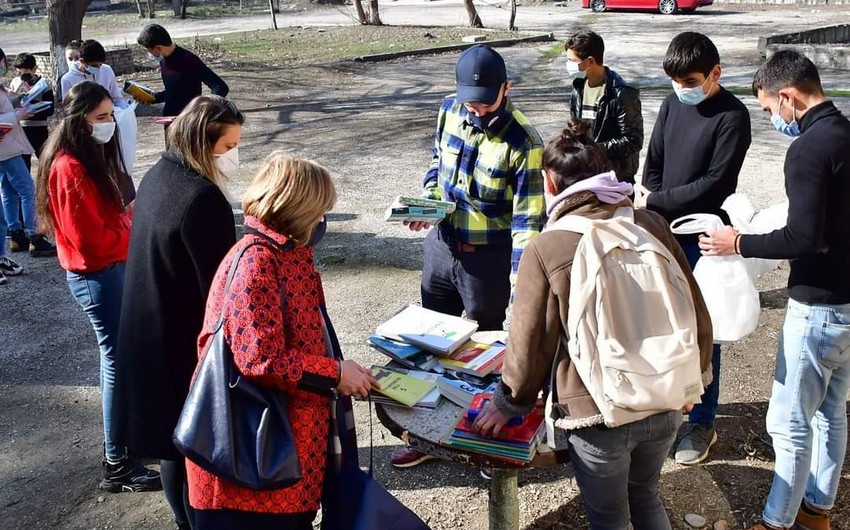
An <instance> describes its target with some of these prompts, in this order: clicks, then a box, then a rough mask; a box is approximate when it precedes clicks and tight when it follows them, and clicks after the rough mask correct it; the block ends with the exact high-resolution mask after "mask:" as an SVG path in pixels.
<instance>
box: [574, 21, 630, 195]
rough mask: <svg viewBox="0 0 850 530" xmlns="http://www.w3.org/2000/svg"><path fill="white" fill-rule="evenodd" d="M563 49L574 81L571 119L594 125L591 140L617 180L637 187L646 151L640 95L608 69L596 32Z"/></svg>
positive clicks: (578, 37) (582, 33) (578, 35)
mask: <svg viewBox="0 0 850 530" xmlns="http://www.w3.org/2000/svg"><path fill="white" fill-rule="evenodd" d="M564 49H565V50H566V52H567V73H568V75H569V76H570V78H571V79H572V91H571V92H570V116H572V117H573V118H579V119H582V120H587V121H589V122H590V123H591V136H592V137H593V139H594V140H595V141H596V143H597V145H599V147H600V148H601V149H602V151H603V152H604V153H605V157H606V158H607V160H608V163H609V164H610V165H611V168H612V169H613V170H614V173H616V174H617V179H619V180H620V181H622V182H631V183H632V184H634V182H635V173H637V170H638V164H639V156H640V150H641V149H642V148H643V114H641V104H640V93H639V92H638V90H637V89H636V88H632V87H631V86H629V85H628V84H626V82H625V81H624V80H623V78H622V77H620V75H619V74H618V73H617V72H615V71H614V70H611V69H610V68H609V67H607V66H605V63H604V62H603V61H604V56H605V42H604V41H603V40H602V37H600V36H599V35H598V34H596V33H594V32H593V31H580V32H578V33H575V34H573V35H572V36H570V38H568V39H567V42H566V44H565V45H564Z"/></svg>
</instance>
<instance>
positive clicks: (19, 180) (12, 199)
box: [0, 156, 35, 236]
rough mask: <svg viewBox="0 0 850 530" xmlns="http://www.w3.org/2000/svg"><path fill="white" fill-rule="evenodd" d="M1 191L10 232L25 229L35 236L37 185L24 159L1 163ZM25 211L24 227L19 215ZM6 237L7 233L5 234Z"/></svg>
mask: <svg viewBox="0 0 850 530" xmlns="http://www.w3.org/2000/svg"><path fill="white" fill-rule="evenodd" d="M0 191H2V194H3V212H4V213H5V215H6V223H7V224H8V226H7V229H8V230H20V229H21V228H23V229H25V230H26V232H27V234H28V235H33V234H35V184H33V181H32V177H31V176H30V172H29V171H27V166H26V164H25V163H24V159H23V158H21V157H20V156H15V157H12V158H10V159H9V160H4V161H2V162H0ZM19 205H20V208H21V209H22V210H23V214H24V226H21V221H20V218H19V214H18V206H19ZM3 235H4V236H5V235H6V232H3Z"/></svg>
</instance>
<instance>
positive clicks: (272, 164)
mask: <svg viewBox="0 0 850 530" xmlns="http://www.w3.org/2000/svg"><path fill="white" fill-rule="evenodd" d="M335 200H336V191H335V189H334V185H333V181H332V180H331V177H330V175H329V173H328V171H327V169H325V168H324V167H322V166H320V165H318V164H316V163H315V162H312V161H308V160H303V159H298V158H293V157H290V156H287V155H286V154H284V153H283V152H281V151H275V152H273V153H272V154H270V155H269V156H268V157H267V158H266V159H265V161H264V162H263V164H262V167H261V168H260V170H259V172H258V173H257V176H256V177H255V178H254V180H253V181H252V182H251V184H250V185H249V187H248V189H247V191H246V192H245V196H244V198H243V200H242V208H243V210H244V212H245V227H246V228H247V231H248V234H246V235H245V237H243V238H242V239H241V240H240V241H239V242H237V243H236V245H235V246H234V247H233V248H232V249H231V250H230V252H229V253H228V254H227V256H226V257H225V258H224V260H223V261H222V264H221V266H220V267H219V269H218V271H217V272H216V275H215V278H214V279H213V283H212V287H211V289H210V296H209V300H208V301H207V308H206V316H205V319H204V326H203V331H202V332H201V335H200V337H199V338H198V356H199V358H200V359H201V360H202V359H203V357H204V352H205V351H206V349H207V345H208V343H209V340H210V338H211V337H212V336H213V334H214V332H215V329H216V327H217V323H218V322H219V319H223V324H222V325H223V329H224V336H225V340H226V341H227V344H228V345H229V347H230V350H231V351H232V352H233V361H234V364H235V365H236V368H237V369H238V370H239V372H241V374H242V375H243V376H244V377H248V378H250V379H252V380H253V381H254V382H255V383H257V384H260V385H266V386H269V387H272V388H276V389H278V390H280V391H282V392H285V393H286V394H287V395H288V396H289V398H290V406H289V417H290V421H291V424H292V432H293V438H294V440H295V445H296V450H297V453H298V460H299V462H300V464H301V473H302V477H303V478H302V479H301V480H300V481H299V482H297V483H295V484H294V485H292V486H290V487H288V488H282V489H276V490H265V491H257V490H251V489H247V488H243V487H240V486H237V485H235V484H232V483H229V482H226V481H224V480H222V479H220V478H218V477H217V476H215V475H214V474H212V473H210V472H208V471H205V470H203V469H202V468H200V467H199V466H197V465H196V464H194V463H193V462H192V461H191V460H187V461H186V469H187V474H188V478H189V502H190V503H191V505H192V507H193V508H194V509H195V526H194V528H195V530H209V529H216V530H226V529H234V530H235V529H242V528H253V529H257V530H263V529H272V528H287V529H292V530H309V529H311V528H312V524H311V522H312V520H313V519H314V517H315V515H316V512H317V510H318V508H319V502H320V497H321V492H322V483H323V480H324V474H325V466H326V464H327V451H328V435H329V431H328V427H329V423H330V406H329V403H330V402H329V397H330V396H331V395H332V394H333V389H336V390H337V391H338V392H339V393H341V394H343V395H357V396H361V397H365V396H367V395H368V393H369V391H370V389H371V388H372V387H373V385H374V386H376V387H377V381H375V379H374V378H373V377H372V375H371V373H370V372H369V371H368V370H367V369H365V368H362V367H360V365H358V364H357V363H356V362H354V361H351V360H348V361H339V360H337V359H336V358H335V355H334V352H333V351H331V350H332V349H333V348H332V347H330V346H329V344H331V342H332V341H331V340H330V338H329V337H330V335H331V334H332V327H331V325H330V321H329V320H327V319H326V316H325V315H326V313H325V309H324V303H325V300H324V293H323V291H322V283H321V278H320V276H319V272H318V270H317V269H316V262H315V258H314V255H313V247H314V246H315V245H316V244H317V243H318V242H319V240H320V239H321V236H322V234H324V223H325V221H324V217H325V214H326V213H327V212H328V211H330V209H331V208H332V207H333V204H334V202H335ZM246 247H247V249H246V250H245V253H244V254H243V256H242V258H241V260H240V261H239V263H238V264H237V265H236V267H237V268H236V272H235V275H234V277H233V281H232V284H231V285H230V288H229V289H228V290H227V292H225V286H226V281H227V276H228V274H229V273H230V269H231V266H233V259H234V256H235V255H236V254H237V253H238V252H240V251H242V250H243V249H245V248H246Z"/></svg>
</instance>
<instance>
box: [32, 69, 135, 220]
mask: <svg viewBox="0 0 850 530" xmlns="http://www.w3.org/2000/svg"><path fill="white" fill-rule="evenodd" d="M107 99H109V100H111V97H110V95H109V92H108V91H107V90H106V89H105V88H103V87H102V86H100V85H98V84H97V83H92V82H91V81H85V82H83V83H80V84H79V85H76V86H75V87H73V88H72V89H71V90H70V91H69V92H68V97H67V99H65V104H64V108H65V115H64V117H63V118H62V121H60V122H59V125H58V126H57V127H56V128H55V129H53V132H52V133H50V137H49V138H48V139H47V143H46V144H45V145H44V149H43V150H42V152H41V156H40V157H39V160H38V176H37V177H36V183H37V185H36V197H35V204H36V212H37V214H38V224H39V231H41V232H44V233H50V232H53V228H54V226H53V212H52V211H51V209H50V186H49V183H50V169H51V168H52V166H53V161H54V160H55V159H56V158H57V157H59V156H60V155H62V154H68V155H71V156H72V157H74V158H76V159H77V161H78V162H79V163H80V164H82V166H83V168H85V170H86V176H87V177H88V178H89V179H91V181H92V182H93V183H94V185H95V188H97V191H98V192H99V193H100V195H101V196H102V197H103V198H104V199H105V200H106V202H107V203H109V204H111V205H112V206H113V207H115V209H116V210H118V211H121V210H122V209H123V208H124V207H125V206H126V205H125V204H124V199H123V198H122V193H121V190H122V188H126V187H127V186H128V185H130V186H132V181H131V180H130V177H129V176H128V175H127V174H126V173H125V172H124V164H123V162H122V158H121V150H120V149H119V146H118V131H117V130H116V131H115V134H114V135H113V136H112V138H111V139H110V140H109V141H108V142H107V143H105V144H99V143H97V142H95V140H94V138H92V136H91V125H89V124H88V123H87V121H86V115H88V114H89V113H90V112H92V111H93V110H94V109H95V108H97V106H98V105H100V104H101V103H102V102H103V101H104V100H107Z"/></svg>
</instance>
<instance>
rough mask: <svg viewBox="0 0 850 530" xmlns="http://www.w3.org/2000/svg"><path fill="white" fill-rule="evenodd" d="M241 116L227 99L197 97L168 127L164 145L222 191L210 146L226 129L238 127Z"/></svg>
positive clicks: (213, 96)
mask: <svg viewBox="0 0 850 530" xmlns="http://www.w3.org/2000/svg"><path fill="white" fill-rule="evenodd" d="M244 122H245V117H244V116H243V115H242V113H241V112H239V109H237V108H236V105H235V104H234V103H233V102H232V101H230V100H229V99H226V98H223V97H221V96H215V95H210V96H198V97H196V98H195V99H193V100H192V101H190V102H189V104H188V105H187V106H186V108H185V109H183V112H181V113H180V115H179V116H177V119H175V120H174V123H172V124H171V125H170V126H169V127H168V143H169V145H171V147H172V148H173V149H175V150H176V151H177V152H178V154H179V155H180V157H181V158H182V159H183V161H184V163H185V164H186V165H188V166H189V167H191V168H192V169H194V170H195V171H197V172H198V173H199V174H200V175H202V176H204V177H206V178H208V179H209V180H210V181H211V182H212V183H213V184H215V185H216V186H218V187H219V188H224V181H225V176H224V173H222V172H221V170H219V169H218V165H217V164H216V163H215V155H213V147H214V146H215V144H216V142H218V140H219V138H221V137H222V136H223V135H224V132H225V130H226V128H227V127H230V126H233V125H242V124H243V123H244Z"/></svg>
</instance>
